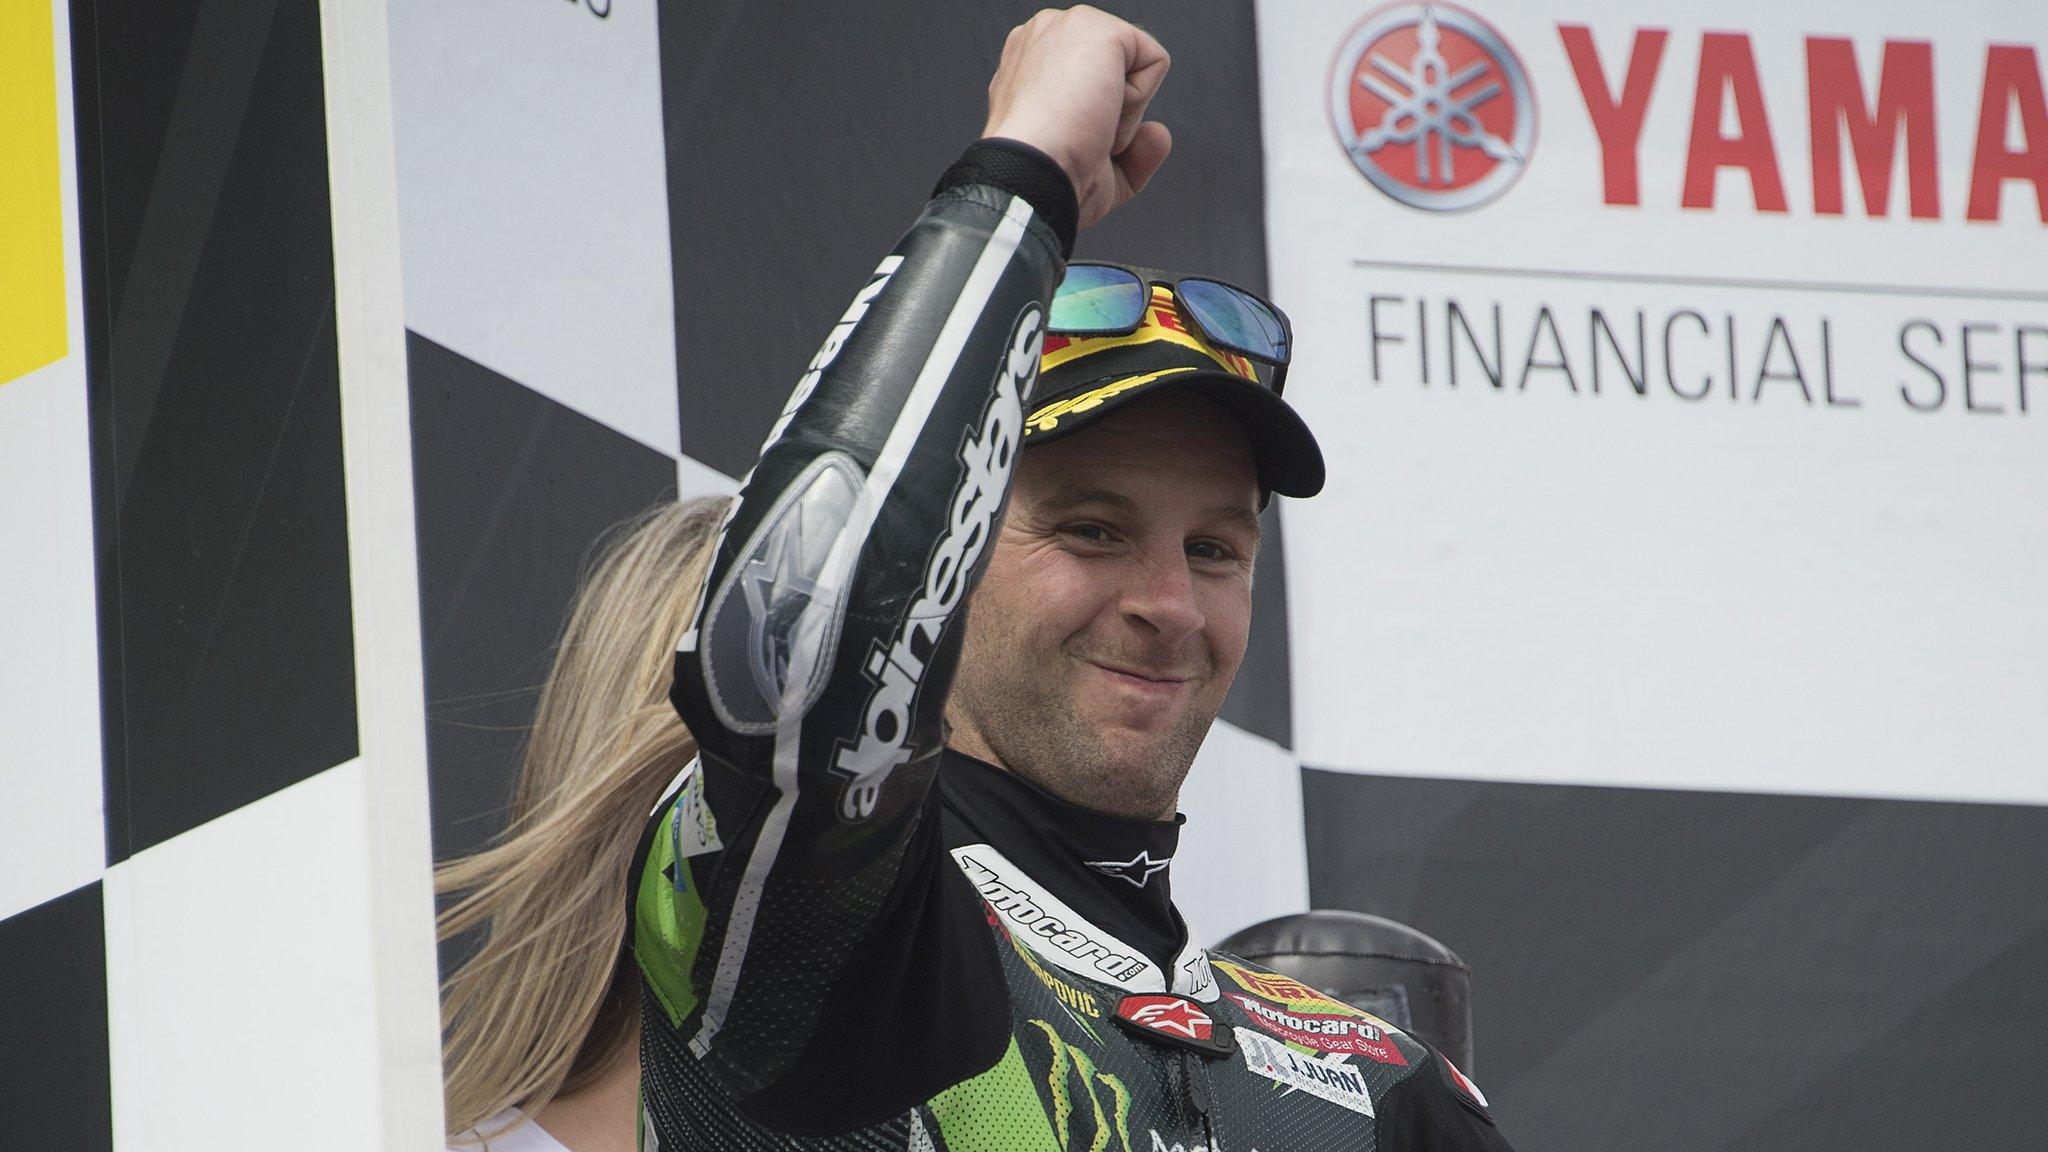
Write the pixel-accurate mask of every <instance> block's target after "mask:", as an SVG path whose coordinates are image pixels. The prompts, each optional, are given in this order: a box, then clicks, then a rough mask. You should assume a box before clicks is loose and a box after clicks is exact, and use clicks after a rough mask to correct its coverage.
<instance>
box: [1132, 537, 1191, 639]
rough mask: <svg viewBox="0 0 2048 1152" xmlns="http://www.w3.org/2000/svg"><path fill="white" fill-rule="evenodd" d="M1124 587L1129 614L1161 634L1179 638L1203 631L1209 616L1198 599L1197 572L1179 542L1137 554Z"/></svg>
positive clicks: (1165, 637)
mask: <svg viewBox="0 0 2048 1152" xmlns="http://www.w3.org/2000/svg"><path fill="white" fill-rule="evenodd" d="M1128 581H1129V582H1128V583H1127V584H1126V586H1125V588H1124V596H1123V605H1122V607H1123V611H1124V614H1125V615H1126V616H1129V617H1131V618H1133V619H1135V620H1139V621H1142V622H1144V623H1146V624H1149V625H1151V626H1152V628H1154V629H1155V630H1157V631H1158V632H1159V634H1160V636H1161V638H1163V639H1166V640H1179V639H1181V638H1182V637H1185V636H1188V635H1190V634H1192V633H1195V632H1199V631H1201V629H1202V625H1203V624H1205V623H1206V622H1207V617H1206V616H1205V615H1204V614H1203V612H1202V606H1201V605H1200V604H1199V603H1197V602H1196V601H1195V581H1194V573H1193V572H1191V571H1189V569H1188V558H1187V552H1186V551H1185V550H1184V549H1182V548H1181V547H1179V546H1178V545H1176V546H1174V547H1172V548H1170V549H1169V548H1158V549H1148V550H1146V551H1145V552H1144V553H1143V554H1142V555H1140V556H1139V557H1138V558H1137V563H1136V564H1134V565H1133V566H1132V568H1131V570H1130V572H1129V575H1128Z"/></svg>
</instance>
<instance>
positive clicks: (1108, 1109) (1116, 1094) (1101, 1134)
mask: <svg viewBox="0 0 2048 1152" xmlns="http://www.w3.org/2000/svg"><path fill="white" fill-rule="evenodd" d="M1030 1023H1031V1025H1032V1027H1034V1028H1037V1029H1038V1030H1039V1031H1041V1032H1043V1033H1045V1039H1046V1042H1047V1043H1048V1044H1049V1045H1051V1047H1052V1066H1051V1067H1050V1068H1049V1069H1048V1070H1047V1071H1046V1074H1045V1085H1046V1087H1047V1088H1049V1089H1051V1092H1052V1130H1053V1134H1054V1135H1055V1136H1057V1137H1058V1138H1059V1142H1060V1152H1112V1149H1114V1152H1132V1149H1131V1090H1130V1089H1129V1088H1127V1087H1125V1086H1124V1082H1123V1078H1122V1077H1121V1076H1118V1075H1116V1074H1115V1073H1113V1072H1102V1071H1098V1070H1097V1069H1096V1067H1095V1061H1094V1059H1093V1058H1091V1057H1090V1056H1089V1055H1088V1053H1086V1052H1083V1051H1082V1050H1081V1049H1079V1048H1076V1047H1074V1046H1073V1045H1072V1044H1069V1043H1067V1042H1066V1041H1065V1040H1063V1039H1061V1038H1060V1034H1059V1033H1058V1032H1056V1031H1054V1030H1053V1026H1052V1025H1051V1024H1048V1023H1046V1022H1045V1021H1043V1020H1033V1021H1031V1022H1030ZM1077 1086H1078V1089H1079V1090H1078V1091H1076V1090H1075V1089H1076V1087H1077ZM1105 1095H1106V1096H1107V1100H1105V1099H1104V1097H1105ZM1082 1125H1085V1126H1086V1128H1085V1132H1086V1137H1087V1139H1086V1142H1085V1143H1084V1142H1083V1140H1082V1137H1083V1131H1082V1129H1081V1126H1082ZM1112 1141H1113V1142H1114V1143H1112Z"/></svg>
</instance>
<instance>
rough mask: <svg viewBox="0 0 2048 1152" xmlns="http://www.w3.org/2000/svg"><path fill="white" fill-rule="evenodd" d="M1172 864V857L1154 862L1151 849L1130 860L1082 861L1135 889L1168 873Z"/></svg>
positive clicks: (1144, 850)
mask: <svg viewBox="0 0 2048 1152" xmlns="http://www.w3.org/2000/svg"><path fill="white" fill-rule="evenodd" d="M1172 862H1173V858H1172V857H1170V856H1169V857H1167V858H1166V859H1164V860H1154V859H1153V858H1152V850H1151V849H1150V848H1144V849H1140V850H1139V852H1138V854H1137V855H1136V856H1133V857H1131V858H1130V859H1129V860H1083V861H1082V863H1083V864H1086V865H1087V866H1088V867H1090V868H1093V869H1095V870H1096V871H1097V872H1100V873H1102V874H1103V875H1104V876H1114V877H1116V878H1117V879H1119V880H1122V881H1125V882H1127V883H1129V884H1130V885H1131V887H1133V888H1143V887H1144V886H1145V885H1147V884H1149V883H1151V882H1152V877H1154V876H1157V875H1159V874H1160V873H1161V872H1164V871H1166V866H1167V865H1168V864H1171V863H1172Z"/></svg>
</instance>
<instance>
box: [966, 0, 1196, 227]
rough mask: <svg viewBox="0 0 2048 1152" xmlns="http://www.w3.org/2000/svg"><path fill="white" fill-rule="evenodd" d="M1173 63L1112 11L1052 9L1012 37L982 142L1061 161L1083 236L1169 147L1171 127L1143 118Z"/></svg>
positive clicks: (992, 84) (1147, 175)
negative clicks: (1004, 141) (1008, 143)
mask: <svg viewBox="0 0 2048 1152" xmlns="http://www.w3.org/2000/svg"><path fill="white" fill-rule="evenodd" d="M1171 64H1172V61H1171V59H1170V58H1169V57H1168V56H1167V55H1166V49H1164V48H1162V47H1160V46H1159V41H1157V40H1154V39H1153V38H1152V37H1151V36H1149V35H1147V34H1146V33H1145V32H1144V31H1143V30H1141V29H1139V28H1138V27H1137V26H1136V25H1133V24H1130V23H1128V22H1126V21H1124V20H1120V19H1118V18H1117V17H1115V16H1112V15H1110V14H1109V13H1107V12H1103V11H1101V10H1099V9H1096V8H1090V7H1088V6H1087V5H1085V4H1084V5H1080V6H1077V7H1074V8H1069V9H1066V10H1065V11H1057V10H1053V9H1047V10H1045V11H1043V12H1040V13H1038V14H1037V15H1036V16H1033V17H1032V18H1031V19H1030V20H1028V21H1026V22H1024V23H1023V24H1020V25H1018V26H1017V27H1016V28H1013V29H1011V30H1010V38H1009V39H1008V40H1007V41H1005V42H1004V44H1003V59H1002V63H1001V64H999V65H998V66H997V67H996V74H995V79H993V80H990V81H989V85H988V125H987V127H985V128H984V129H983V130H982V135H983V136H1005V137H1008V138H1010V139H1012V140H1021V141H1023V142H1024V143H1026V144H1029V145H1031V146H1032V147H1034V148H1037V149H1038V150H1039V151H1041V152H1044V153H1045V154H1046V155H1048V156H1051V157H1052V158H1053V159H1054V160H1056V161H1058V162H1059V165H1060V167H1062V168H1064V169H1066V173H1067V177H1068V179H1070V180H1072V181H1073V182H1074V194H1075V196H1076V197H1078V198H1079V199H1080V201H1081V227H1083V228H1086V227H1088V226H1089V225H1091V224H1093V223H1095V222H1096V221H1098V220H1100V219H1102V218H1103V217H1104V216H1107V215H1109V212H1110V210H1111V209H1112V208H1115V207H1116V206H1117V205H1119V204H1122V203H1123V202H1124V201H1126V200H1129V199H1130V198H1131V197H1133V196H1135V195H1137V194H1138V191H1139V190H1140V189H1142V188H1143V187H1145V182H1146V181H1148V180H1150V179H1151V178H1152V174H1153V173H1154V172H1156V171H1158V170H1159V165H1160V164H1161V163H1163V162H1164V161H1165V160H1166V154H1167V152H1168V151H1169V150H1171V149H1172V147H1173V135H1172V134H1171V133H1169V132H1168V131H1167V130H1166V125H1164V124H1161V123H1159V122H1158V121H1155V120H1147V119H1145V108H1146V106H1147V105H1149V104H1150V103H1151V102H1152V96H1153V94H1154V93H1156V92H1158V91H1159V85H1160V82H1161V81H1164V80H1165V79H1166V70H1167V68H1168V67H1169V66H1170V65H1171Z"/></svg>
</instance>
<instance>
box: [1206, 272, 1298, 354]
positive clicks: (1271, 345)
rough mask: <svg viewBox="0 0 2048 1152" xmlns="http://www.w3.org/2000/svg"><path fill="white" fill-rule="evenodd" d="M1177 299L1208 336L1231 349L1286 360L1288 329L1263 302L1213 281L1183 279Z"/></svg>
mask: <svg viewBox="0 0 2048 1152" xmlns="http://www.w3.org/2000/svg"><path fill="white" fill-rule="evenodd" d="M1180 299H1181V302H1182V303H1184V304H1186V305H1187V307H1188V310H1189V311H1191V312H1193V313H1194V314H1195V319H1196V320H1197V321H1199V322H1200V323H1201V325H1202V330H1203V331H1204V332H1207V333H1208V334H1209V338H1210V339H1212V340H1214V341H1216V342H1217V343H1218V344H1221V345H1223V346H1224V347H1226V348H1229V349H1230V350H1231V351H1233V352H1242V353H1244V354H1245V355H1247V356H1255V357H1258V358H1260V359H1265V360H1273V361H1278V362H1285V361H1286V359H1287V351H1288V349H1287V329H1286V328H1284V327H1283V326H1282V325H1281V323H1280V317H1279V316H1277V315H1275V314H1274V313H1273V310H1272V309H1271V308H1269V307H1267V306H1266V305H1265V303H1263V302H1262V301H1259V300H1256V299H1253V298H1252V297H1250V296H1247V295H1245V294H1244V293H1243V292H1240V291H1238V290H1237V289H1235V288H1232V287H1230V286H1229V285H1227V284H1218V283H1217V282H1216V281H1214V280H1183V281H1181V282H1180Z"/></svg>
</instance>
